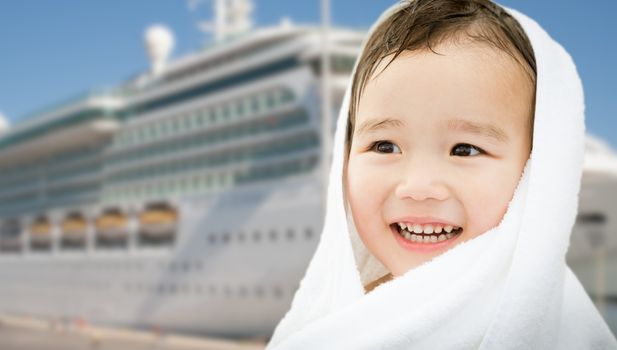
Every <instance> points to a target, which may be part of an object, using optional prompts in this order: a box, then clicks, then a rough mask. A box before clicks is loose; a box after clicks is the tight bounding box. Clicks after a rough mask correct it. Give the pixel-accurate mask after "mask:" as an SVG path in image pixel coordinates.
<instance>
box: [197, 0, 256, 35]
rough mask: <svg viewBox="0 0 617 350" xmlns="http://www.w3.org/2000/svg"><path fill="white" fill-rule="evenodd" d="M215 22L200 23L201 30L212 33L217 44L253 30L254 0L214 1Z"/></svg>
mask: <svg viewBox="0 0 617 350" xmlns="http://www.w3.org/2000/svg"><path fill="white" fill-rule="evenodd" d="M212 5H213V12H214V20H213V21H211V22H207V21H206V22H200V23H199V28H200V29H201V30H202V31H205V32H211V33H212V34H213V36H214V40H215V42H217V43H220V42H222V41H224V40H225V39H227V38H229V37H233V36H235V35H239V34H243V33H246V32H248V31H249V30H251V28H252V27H253V21H252V19H251V15H252V12H253V2H252V0H212Z"/></svg>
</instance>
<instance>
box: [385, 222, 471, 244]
mask: <svg viewBox="0 0 617 350" xmlns="http://www.w3.org/2000/svg"><path fill="white" fill-rule="evenodd" d="M397 224H398V225H399V227H400V228H401V230H400V231H399V234H400V235H401V237H403V238H405V239H406V240H408V241H411V242H419V243H436V242H442V241H445V240H446V239H450V238H452V237H454V236H455V235H457V234H458V230H460V227H458V226H450V225H448V226H441V225H435V226H433V225H431V224H428V225H424V226H423V225H419V224H408V223H402V222H399V223H397ZM453 231H454V232H453ZM441 232H443V234H440V233H441ZM433 233H436V234H433Z"/></svg>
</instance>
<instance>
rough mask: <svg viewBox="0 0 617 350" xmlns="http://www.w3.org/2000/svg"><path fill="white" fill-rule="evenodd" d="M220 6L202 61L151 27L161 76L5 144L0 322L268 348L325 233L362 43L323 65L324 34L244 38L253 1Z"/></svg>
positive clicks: (257, 33) (45, 114)
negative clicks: (72, 325) (133, 331)
mask: <svg viewBox="0 0 617 350" xmlns="http://www.w3.org/2000/svg"><path fill="white" fill-rule="evenodd" d="M215 5H216V6H218V7H217V8H216V13H217V14H220V13H221V12H222V13H224V14H226V15H225V16H224V18H222V19H221V18H218V17H217V18H216V21H215V23H214V24H213V26H214V27H215V29H216V32H215V34H216V38H217V39H218V40H217V41H216V42H214V43H212V44H210V45H208V46H206V47H205V48H204V49H202V50H201V51H199V52H195V53H192V54H189V55H186V56H183V57H180V58H177V59H174V60H171V61H167V60H165V56H167V55H169V51H170V48H171V46H172V44H173V36H172V35H171V34H170V32H169V31H168V30H167V29H165V28H164V27H161V26H154V27H152V28H150V29H149V30H148V31H147V32H146V47H147V50H148V53H149V54H150V55H151V59H152V69H151V70H149V71H147V72H143V73H142V74H139V75H138V76H136V77H135V78H133V79H131V80H129V81H127V82H125V83H123V84H120V85H119V86H117V87H115V88H113V89H111V90H109V91H104V92H97V93H88V94H86V95H83V96H81V97H79V98H76V99H73V100H71V101H68V102H65V103H62V104H61V105H58V106H55V107H52V108H48V109H47V110H44V111H41V112H39V113H37V114H36V115H34V116H32V117H28V118H26V119H25V120H23V121H22V122H19V123H17V124H16V125H14V126H13V127H11V128H9V129H7V130H5V131H4V133H3V135H2V136H1V137H0V281H1V282H0V313H7V314H20V315H32V316H33V317H42V318H54V319H81V320H87V321H88V322H91V323H96V324H104V325H117V326H122V327H124V326H127V327H139V328H144V327H147V328H150V327H157V328H159V329H164V330H173V331H178V332H185V333H192V334H208V335H214V336H226V337H267V336H269V335H270V334H271V333H272V331H273V329H274V327H275V325H276V323H277V322H278V321H279V320H280V318H281V317H282V316H283V315H284V313H285V311H286V310H287V309H288V308H289V305H290V303H291V299H292V297H293V293H294V291H295V290H296V289H297V286H298V283H299V280H300V279H301V277H302V275H303V273H304V271H305V269H306V266H307V264H308V261H309V259H310V257H311V255H312V253H313V251H314V249H315V248H316V245H317V242H318V239H319V234H320V232H321V225H322V221H323V219H322V213H323V206H324V199H323V198H324V196H323V193H324V191H325V189H324V186H323V179H324V175H323V174H324V171H325V170H324V169H326V168H324V166H326V165H327V166H329V164H328V162H322V159H323V152H322V151H323V150H322V147H321V145H322V143H323V138H324V135H323V133H322V130H323V122H322V119H323V118H322V116H323V115H324V113H322V110H323V108H322V104H323V102H324V101H330V105H329V106H327V107H325V108H328V109H329V110H330V111H331V112H332V113H330V114H332V115H336V114H337V111H338V109H339V107H340V103H341V100H342V96H343V94H344V90H345V88H346V85H347V81H348V78H349V74H350V72H351V70H352V68H353V64H354V61H355V57H356V56H357V54H358V50H359V47H360V45H361V43H362V40H363V39H364V35H365V34H364V33H363V32H361V31H354V30H347V29H341V28H332V29H331V30H329V32H328V43H327V45H328V56H327V58H328V60H329V61H328V64H327V65H323V64H322V62H323V61H324V57H323V54H322V52H323V50H322V46H323V44H324V43H323V32H322V28H321V27H320V26H301V25H295V24H292V23H290V21H289V20H283V21H282V22H281V24H280V25H277V26H273V27H269V28H261V29H252V30H247V29H250V26H247V22H248V23H249V24H250V20H249V19H247V17H248V15H249V14H250V13H249V12H250V7H251V5H252V4H251V3H250V2H248V1H247V0H243V1H238V0H234V1H221V0H219V1H217V2H215ZM221 33H223V34H224V35H223V34H221ZM322 66H325V67H329V70H328V74H323V72H322ZM324 71H325V70H324ZM326 75H327V79H328V82H329V83H328V85H327V89H326V90H324V89H323V86H324V84H323V79H324V76H326ZM322 91H327V93H328V94H329V98H328V99H325V98H322V95H323V94H322ZM335 122H336V121H335V120H330V121H329V123H331V125H330V126H331V130H333V127H332V126H333V125H335ZM332 132H333V131H332ZM329 136H331V135H326V136H325V137H329Z"/></svg>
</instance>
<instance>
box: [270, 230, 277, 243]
mask: <svg viewBox="0 0 617 350" xmlns="http://www.w3.org/2000/svg"><path fill="white" fill-rule="evenodd" d="M277 237H278V236H277V233H276V230H270V240H271V241H276V239H277Z"/></svg>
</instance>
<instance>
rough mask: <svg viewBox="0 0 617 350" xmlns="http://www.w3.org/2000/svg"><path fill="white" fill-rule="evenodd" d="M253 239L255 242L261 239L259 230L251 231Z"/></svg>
mask: <svg viewBox="0 0 617 350" xmlns="http://www.w3.org/2000/svg"><path fill="white" fill-rule="evenodd" d="M253 240H254V241H255V242H259V241H261V232H259V231H255V232H253Z"/></svg>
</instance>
